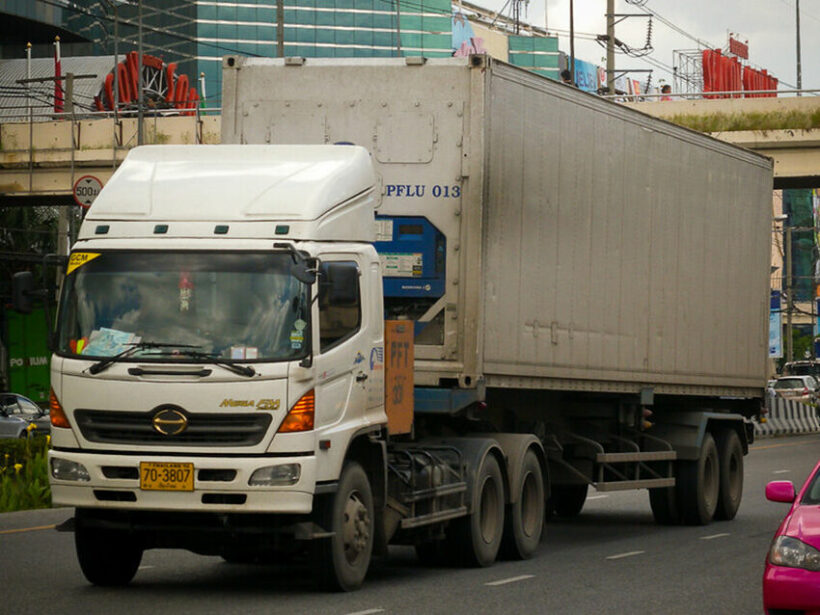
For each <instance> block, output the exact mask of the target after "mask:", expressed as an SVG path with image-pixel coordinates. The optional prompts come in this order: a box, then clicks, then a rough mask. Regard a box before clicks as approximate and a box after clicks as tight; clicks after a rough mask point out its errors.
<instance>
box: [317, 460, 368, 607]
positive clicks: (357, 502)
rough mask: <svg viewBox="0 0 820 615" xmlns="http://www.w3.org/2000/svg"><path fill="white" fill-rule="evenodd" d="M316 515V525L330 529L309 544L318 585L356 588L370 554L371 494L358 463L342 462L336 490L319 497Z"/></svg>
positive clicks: (336, 589)
mask: <svg viewBox="0 0 820 615" xmlns="http://www.w3.org/2000/svg"><path fill="white" fill-rule="evenodd" d="M318 514H319V523H320V525H321V526H322V527H324V528H326V529H327V530H329V531H331V532H333V536H331V537H330V538H325V539H319V540H315V541H314V544H313V564H314V568H315V570H316V572H317V574H318V579H317V580H318V582H319V586H320V587H321V588H322V589H325V590H330V591H352V590H354V589H358V588H359V587H361V585H362V583H363V582H364V578H365V576H366V575H367V569H368V568H369V567H370V557H371V555H372V553H373V519H374V515H373V493H372V491H371V489H370V481H369V480H368V478H367V474H366V473H365V471H364V470H363V469H362V466H360V465H359V464H358V463H356V462H348V463H347V464H345V466H344V468H343V469H342V476H341V478H340V479H339V488H338V490H337V491H336V493H335V494H333V496H332V497H329V498H326V499H322V500H319V502H318Z"/></svg>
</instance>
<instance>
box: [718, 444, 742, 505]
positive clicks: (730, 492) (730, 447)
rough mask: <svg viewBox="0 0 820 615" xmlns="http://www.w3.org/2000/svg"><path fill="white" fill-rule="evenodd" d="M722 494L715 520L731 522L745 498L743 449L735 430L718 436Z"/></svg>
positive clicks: (720, 493)
mask: <svg viewBox="0 0 820 615" xmlns="http://www.w3.org/2000/svg"><path fill="white" fill-rule="evenodd" d="M717 449H718V462H719V467H720V492H719V495H718V501H717V509H716V510H715V519H719V520H721V521H729V520H731V519H734V518H735V515H736V514H737V509H738V508H740V500H741V499H742V498H743V447H742V446H741V444H740V438H739V437H738V435H737V432H736V431H735V430H734V429H725V430H722V431H720V432H718V434H717Z"/></svg>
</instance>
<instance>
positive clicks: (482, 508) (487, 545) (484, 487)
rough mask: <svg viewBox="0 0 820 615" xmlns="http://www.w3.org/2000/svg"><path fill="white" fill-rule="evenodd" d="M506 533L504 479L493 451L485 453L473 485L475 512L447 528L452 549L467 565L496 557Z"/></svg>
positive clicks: (473, 510)
mask: <svg viewBox="0 0 820 615" xmlns="http://www.w3.org/2000/svg"><path fill="white" fill-rule="evenodd" d="M503 533H504V479H503V478H502V476H501V468H500V467H499V465H498V461H497V460H496V458H495V457H494V456H493V455H492V454H488V455H487V456H486V457H484V461H482V463H481V468H480V469H479V471H478V474H477V476H476V480H475V485H474V487H473V502H472V514H470V515H468V516H466V517H461V518H459V519H457V520H456V521H454V522H453V524H452V525H451V526H450V529H449V530H448V532H447V538H448V540H449V541H450V542H451V546H452V547H453V551H452V552H454V553H455V554H457V557H459V558H460V560H461V563H462V564H464V565H467V566H482V567H483V566H489V565H490V564H492V563H493V562H494V561H495V558H496V555H498V549H499V548H500V546H501V537H502V535H503Z"/></svg>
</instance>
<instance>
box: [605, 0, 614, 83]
mask: <svg viewBox="0 0 820 615" xmlns="http://www.w3.org/2000/svg"><path fill="white" fill-rule="evenodd" d="M606 89H607V94H610V95H612V94H614V93H615V0H606Z"/></svg>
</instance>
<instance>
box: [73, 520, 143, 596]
mask: <svg viewBox="0 0 820 615" xmlns="http://www.w3.org/2000/svg"><path fill="white" fill-rule="evenodd" d="M74 546H75V548H76V550H77V560H78V561H79V562H80V568H81V569H82V571H83V575H85V578H86V579H88V581H89V582H90V583H93V584H94V585H103V586H116V585H128V583H130V582H131V579H133V578H134V575H135V574H137V569H138V568H139V565H140V562H141V561H142V546H141V545H140V544H139V543H138V542H137V541H136V540H135V539H134V538H133V537H132V536H129V535H128V534H126V533H125V532H119V531H114V530H102V529H98V528H94V527H88V526H87V525H85V524H84V523H83V515H82V513H81V511H77V524H76V527H75V529H74Z"/></svg>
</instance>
